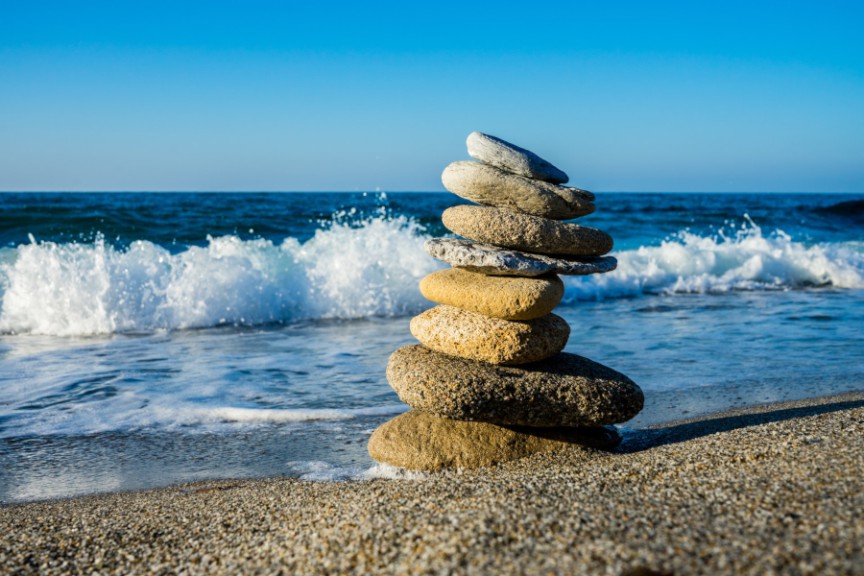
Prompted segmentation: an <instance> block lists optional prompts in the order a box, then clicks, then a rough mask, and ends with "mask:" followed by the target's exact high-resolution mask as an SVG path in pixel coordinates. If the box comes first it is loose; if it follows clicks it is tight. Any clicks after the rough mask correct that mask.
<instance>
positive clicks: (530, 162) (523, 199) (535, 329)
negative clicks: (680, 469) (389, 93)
mask: <svg viewBox="0 0 864 576" xmlns="http://www.w3.org/2000/svg"><path fill="white" fill-rule="evenodd" d="M467 144H468V153H469V154H470V155H471V156H472V157H473V158H475V159H476V160H477V161H476V162H473V161H460V162H454V163H452V164H450V165H449V166H447V168H446V169H445V170H444V173H443V175H442V181H443V183H444V186H445V187H446V188H447V189H448V190H449V191H450V192H453V193H454V194H456V195H457V196H459V197H461V198H463V199H465V200H469V201H471V202H475V203H476V204H471V205H459V206H453V207H451V208H448V209H447V210H445V211H444V214H443V215H442V221H443V223H444V226H446V227H447V228H448V229H449V230H450V231H452V232H453V233H454V234H457V235H458V236H461V237H462V238H465V240H460V239H454V238H433V239H431V240H429V241H427V243H426V246H425V248H426V251H427V252H428V253H429V254H431V255H432V256H434V257H435V258H438V259H439V260H443V261H444V262H447V263H448V264H450V265H451V266H452V268H449V269H445V270H440V271H438V272H434V273H432V274H430V275H428V276H426V277H425V278H423V279H422V280H421V281H420V291H421V292H422V293H423V295H424V296H425V297H426V298H428V299H429V300H431V301H433V302H436V303H438V306H436V307H434V308H432V309H430V310H427V311H425V312H423V313H422V314H420V315H419V316H417V317H415V318H414V319H413V320H412V321H411V333H412V334H413V335H414V337H415V338H417V340H419V341H420V343H421V344H420V345H409V346H405V347H403V348H400V349H399V350H397V351H396V352H394V353H393V355H392V356H391V357H390V361H389V363H388V365H387V380H388V381H389V383H390V385H391V386H392V387H393V389H394V390H395V391H396V393H397V394H398V395H399V398H400V399H401V400H402V401H403V402H405V403H406V404H408V405H409V406H410V407H411V408H412V409H413V410H410V411H408V412H406V413H405V414H402V415H400V416H397V417H396V418H394V419H392V420H390V421H389V422H386V423H385V424H383V425H381V426H380V427H379V428H378V429H377V430H375V432H374V433H373V434H372V437H371V438H370V440H369V454H370V455H371V456H372V457H373V458H374V459H375V460H377V461H379V462H385V463H388V464H391V465H395V466H399V467H402V468H409V469H419V470H440V469H444V468H476V467H480V466H488V465H491V464H495V463H498V462H504V461H507V460H513V459H516V458H521V457H524V456H528V455H530V454H533V453H536V452H542V451H546V450H551V449H554V448H557V447H560V446H563V445H573V444H577V445H583V446H589V447H592V448H600V449H611V448H614V447H615V446H617V444H618V443H619V442H620V441H621V437H620V435H619V434H618V433H617V431H616V430H615V429H614V428H613V427H611V426H609V425H611V424H615V423H620V422H624V421H626V420H629V419H630V418H632V417H633V416H635V415H636V414H637V413H638V412H639V411H640V410H641V409H642V404H643V396H642V391H641V390H640V389H639V387H638V386H637V385H636V384H635V383H633V381H631V380H630V379H629V378H627V377H626V376H624V375H623V374H620V373H618V372H616V371H614V370H612V369H611V368H608V367H606V366H603V365H602V364H598V363H596V362H593V361H591V360H589V359H587V358H583V357H581V356H577V355H575V354H570V353H566V352H562V350H563V349H564V346H565V345H566V344H567V339H568V337H569V336H570V327H569V326H568V325H567V322H565V321H564V319H563V318H561V317H560V316H557V315H555V314H553V313H552V310H553V309H554V308H555V307H556V306H557V305H558V304H559V303H560V302H561V299H562V297H563V295H564V284H563V283H562V281H561V278H560V277H559V275H561V274H578V275H583V274H597V273H603V272H609V271H610V270H614V269H615V266H616V261H615V259H614V258H612V257H610V256H604V255H605V254H606V253H608V252H609V251H610V250H611V249H612V238H611V237H610V236H609V235H608V234H606V233H605V232H603V231H601V230H597V229H594V228H588V227H585V226H581V225H578V224H573V223H569V222H564V220H570V219H573V218H578V217H580V216H585V215H587V214H590V213H592V212H594V201H595V197H594V195H593V194H591V193H590V192H588V191H585V190H581V189H579V188H574V187H568V186H562V184H564V183H566V182H567V181H568V177H567V174H565V173H564V172H562V171H561V170H559V169H558V168H556V167H555V166H553V165H552V164H550V163H549V162H547V161H545V160H543V159H542V158H540V157H539V156H537V155H536V154H534V153H532V152H530V151H528V150H524V149H522V148H519V147H518V146H514V145H513V144H510V143H508V142H505V141H504V140H501V139H499V138H495V137H494V136H489V135H486V134H482V133H480V132H473V133H471V134H470V135H469V136H468V141H467Z"/></svg>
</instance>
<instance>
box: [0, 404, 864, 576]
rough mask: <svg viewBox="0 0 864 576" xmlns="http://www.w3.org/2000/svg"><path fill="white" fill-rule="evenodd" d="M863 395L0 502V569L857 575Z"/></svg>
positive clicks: (863, 555) (862, 520)
mask: <svg viewBox="0 0 864 576" xmlns="http://www.w3.org/2000/svg"><path fill="white" fill-rule="evenodd" d="M862 510H864V392H862V393H853V394H845V395H842V396H835V397H831V398H822V399H816V400H809V401H803V402H790V403H784V404H775V405H768V406H762V407H755V408H750V409H746V410H739V411H735V412H728V413H724V414H716V415H712V416H708V417H705V418H700V419H695V420H691V421H684V422H678V423H673V424H667V425H663V426H660V427H656V428H651V429H646V430H640V431H638V432H635V433H632V434H627V435H626V436H625V442H624V444H623V445H622V446H621V447H620V448H619V451H618V452H616V453H611V454H609V453H600V452H594V451H590V450H584V449H578V448H568V449H564V450H560V451H557V452H551V453H547V454H542V455H537V456H534V457H531V458H526V459H524V460H520V461H517V462H511V463H508V464H505V465H501V466H498V467H495V468H491V469H485V470H478V471H470V472H461V473H460V472H453V473H446V474H437V475H428V476H422V477H421V478H420V479H400V480H393V479H375V480H362V481H351V482H335V483H334V482H305V481H299V480H294V479H268V480H251V481H245V480H244V481H220V482H205V483H197V484H186V485H181V486H175V487H172V488H167V489H160V490H151V491H144V492H133V493H119V494H108V495H102V496H90V497H83V498H75V499H70V500H60V501H50V502H40V503H31V504H23V505H14V506H5V507H2V508H0V573H43V574H52V573H56V574H61V573H96V572H98V573H102V574H113V573H117V574H132V573H177V572H188V573H226V574H228V573H253V572H255V571H259V572H262V573H279V572H281V573H285V574H321V573H357V574H367V573H399V574H405V573H409V574H415V573H416V574H421V573H460V574H461V573H465V574H502V573H503V574H523V573H527V574H537V573H543V574H546V573H551V574H558V573H560V574H579V573H587V574H631V575H635V574H643V575H646V574H663V573H671V574H699V573H706V574H770V573H782V574H864V552H862V548H864V547H862V542H864V516H862V513H861V511H862Z"/></svg>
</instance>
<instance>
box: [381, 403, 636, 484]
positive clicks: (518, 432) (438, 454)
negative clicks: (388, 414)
mask: <svg viewBox="0 0 864 576" xmlns="http://www.w3.org/2000/svg"><path fill="white" fill-rule="evenodd" d="M619 442H621V436H620V435H619V434H618V432H617V431H616V430H615V429H614V428H603V427H597V428H522V427H507V426H498V425H496V424H489V423H486V422H464V421H459V420H450V419H447V418H441V417H439V416H433V415H432V414H426V413H424V412H419V411H417V410H411V411H409V412H406V413H405V414H401V415H400V416H397V417H396V418H393V419H392V420H390V421H389V422H385V423H384V424H382V425H381V426H379V427H378V428H377V429H376V430H375V432H373V433H372V437H371V438H370V439H369V446H368V450H369V455H370V456H372V458H373V459H375V460H376V461H378V462H383V463H385V464H390V465H393V466H398V467H400V468H408V469H410V470H430V471H435V470H444V469H452V468H480V467H483V466H493V465H495V464H498V463H500V462H507V461H509V460H516V459H517V458H524V457H526V456H530V455H531V454H536V453H538V452H548V451H550V450H556V449H560V448H564V447H567V446H584V447H589V448H597V449H601V450H611V449H612V448H614V447H615V446H617V445H618V443H619Z"/></svg>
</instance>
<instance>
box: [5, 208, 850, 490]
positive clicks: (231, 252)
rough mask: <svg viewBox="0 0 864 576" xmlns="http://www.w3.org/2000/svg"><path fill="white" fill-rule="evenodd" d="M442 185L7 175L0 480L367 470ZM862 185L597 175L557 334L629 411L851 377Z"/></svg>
mask: <svg viewBox="0 0 864 576" xmlns="http://www.w3.org/2000/svg"><path fill="white" fill-rule="evenodd" d="M456 203H459V202H458V199H457V198H455V197H454V196H452V195H449V194H443V193H442V194H438V193H391V194H375V193H366V194H362V193H357V194H350V193H331V194H320V193H315V194H312V193H309V194H306V193H285V194H278V193H266V194H265V193H260V194H259V193H246V194H235V193H172V194H166V193H110V194H108V193H106V194H95V193H94V194H83V193H77V194H72V193H68V194H67V193H50V194H49V193H45V194H29V193H27V194H25V193H6V194H2V195H0V501H2V502H16V501H24V500H32V499H40V498H50V497H62V496H71V495H76V494H83V493H89V492H96V491H107V490H121V489H134V488H143V487H151V486H161V485H167V484H171V483H176V482H180V481H186V480H195V479H204V478H234V477H237V478H239V477H254V476H270V475H293V476H301V477H305V478H320V479H333V478H349V477H357V476H358V475H363V474H383V473H386V471H383V470H381V469H380V468H376V467H375V466H374V463H373V462H372V461H371V459H369V457H368V456H367V455H366V451H365V446H366V442H367V440H368V437H369V434H371V432H372V430H374V429H375V427H376V426H378V425H380V424H381V423H383V422H384V421H386V420H387V419H389V418H391V417H392V416H394V415H396V414H399V413H401V412H402V411H404V410H405V406H404V405H402V404H401V403H400V402H399V400H398V398H397V397H396V395H395V393H394V392H393V391H392V390H391V389H390V388H389V386H388V385H387V382H386V379H385V377H384V368H385V365H386V361H387V357H388V356H389V354H390V353H391V352H392V351H393V350H395V349H396V348H397V347H399V346H401V345H404V344H408V343H410V342H412V337H411V335H410V333H409V331H408V322H409V320H410V317H411V315H413V314H416V313H418V312H420V311H422V310H424V309H426V308H427V307H430V306H431V304H430V303H429V302H427V301H425V300H424V299H423V298H422V296H421V295H420V293H419V291H418V289H417V282H418V280H419V279H420V278H422V277H423V276H424V275H426V274H428V273H429V272H432V271H434V270H436V269H438V268H440V267H442V266H443V265H442V264H441V263H439V262H436V261H435V260H433V259H432V258H430V257H429V256H427V255H426V254H425V253H424V252H423V249H422V245H423V242H424V241H425V240H426V239H427V238H429V237H432V236H440V235H444V234H446V233H447V231H446V230H445V229H444V228H443V227H442V226H441V223H440V214H441V212H442V211H443V209H444V208H446V207H447V206H450V205H453V204H456ZM862 205H864V200H862V196H860V195H858V196H855V195H832V194H623V193H622V194H616V193H605V194H604V193H601V194H598V195H597V212H596V213H595V214H592V215H590V216H587V217H585V218H583V219H581V220H580V223H584V224H585V225H589V226H594V227H598V228H601V229H604V230H606V231H608V232H609V233H610V234H612V236H613V237H614V238H615V250H614V251H613V255H614V256H616V257H617V258H618V261H619V267H618V269H617V270H616V271H615V272H612V273H610V274H607V275H600V276H591V277H585V278H566V279H565V285H566V288H567V292H566V296H565V300H564V303H563V304H562V306H561V307H559V309H557V310H556V312H557V313H559V314H560V315H561V316H563V317H564V318H565V319H566V320H567V321H568V323H569V324H570V325H571V327H572V335H571V338H570V341H569V343H568V345H567V350H568V351H570V352H574V353H577V354H581V355H584V356H587V357H589V358H592V359H594V360H596V361H599V362H602V363H604V364H607V365H609V366H611V367H613V368H615V369H617V370H619V371H621V372H624V373H625V374H627V375H629V376H630V377H631V378H633V379H634V380H635V381H636V382H637V383H639V384H640V386H642V388H643V390H644V391H645V394H646V407H645V410H644V411H643V413H642V414H640V416H638V417H637V418H636V419H635V420H634V421H631V422H630V423H627V424H626V426H628V427H633V428H638V427H640V426H644V425H647V424H651V423H657V422H662V421H667V420H673V419H677V418H682V417H687V416H693V415H697V414H704V413H709V412H712V411H717V410H722V409H726V408H730V407H734V406H743V405H752V404H760V403H765V402H772V401H779V400H786V399H796V398H804V397H811V396H817V395H824V394H833V393H839V392H845V391H850V390H862V389H864V345H862V344H864V206H862Z"/></svg>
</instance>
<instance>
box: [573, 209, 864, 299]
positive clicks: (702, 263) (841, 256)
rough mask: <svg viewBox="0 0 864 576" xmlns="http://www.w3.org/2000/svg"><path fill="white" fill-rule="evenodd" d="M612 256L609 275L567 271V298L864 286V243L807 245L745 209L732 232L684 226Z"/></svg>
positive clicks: (858, 287)
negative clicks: (766, 226) (766, 228)
mask: <svg viewBox="0 0 864 576" xmlns="http://www.w3.org/2000/svg"><path fill="white" fill-rule="evenodd" d="M614 255H615V256H616V258H617V259H618V268H617V269H616V270H615V271H613V272H610V273H609V274H603V275H594V276H589V277H567V278H565V283H566V285H567V293H568V296H569V298H570V299H571V300H577V299H578V300H586V299H592V300H593V299H602V298H615V297H628V296H640V295H643V294H664V295H671V294H688V293H724V292H730V291H756V290H788V289H796V288H811V287H829V286H830V287H833V288H855V289H860V288H864V243H861V242H844V243H836V244H812V245H808V244H806V243H802V242H797V241H795V240H793V239H792V238H791V237H790V236H789V235H788V234H786V233H785V232H783V231H782V230H775V231H774V232H773V233H770V234H767V235H766V234H763V232H762V229H761V228H760V227H759V226H757V225H756V224H755V223H754V222H753V221H752V220H751V219H750V218H749V217H747V216H746V215H745V220H744V223H743V224H742V225H741V226H740V227H739V228H737V229H735V230H733V231H732V233H731V234H730V233H727V232H726V231H725V230H723V229H721V230H720V231H718V232H717V233H716V234H714V235H705V236H700V235H697V234H693V233H691V232H689V231H686V230H685V231H681V232H679V233H678V234H676V235H674V236H672V237H670V238H668V239H666V240H664V241H663V242H662V243H661V244H660V245H659V246H643V247H640V248H638V249H636V250H627V251H623V252H617V253H614Z"/></svg>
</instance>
